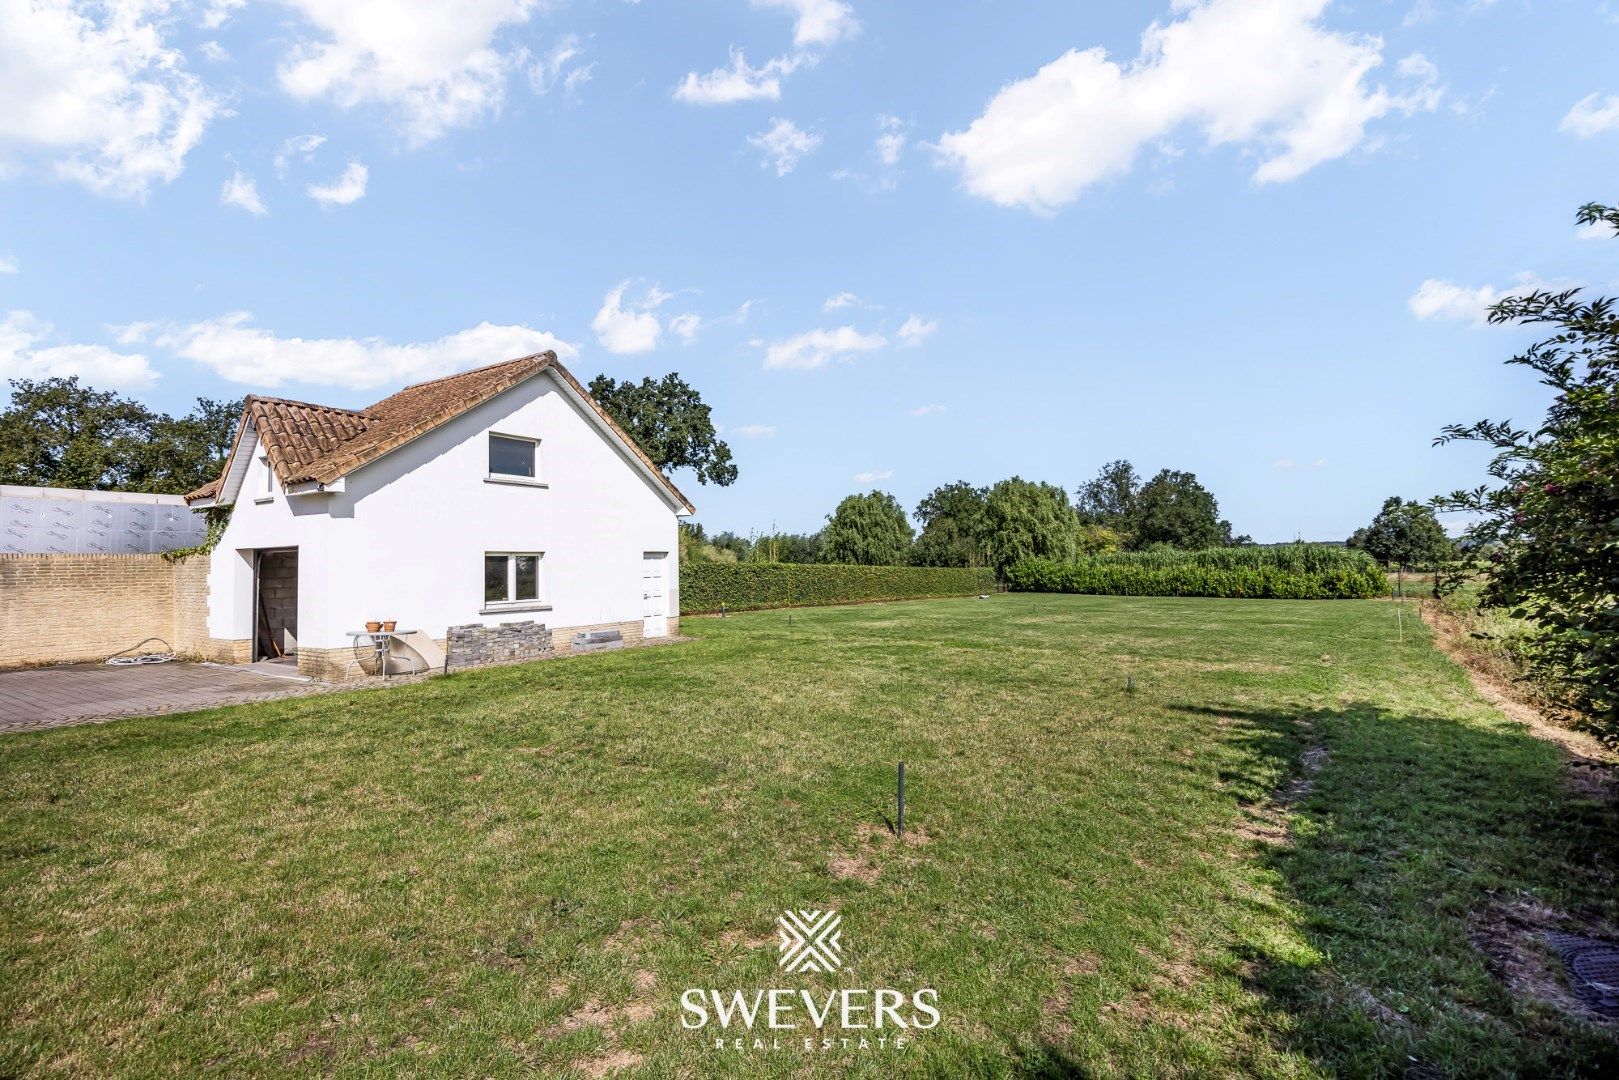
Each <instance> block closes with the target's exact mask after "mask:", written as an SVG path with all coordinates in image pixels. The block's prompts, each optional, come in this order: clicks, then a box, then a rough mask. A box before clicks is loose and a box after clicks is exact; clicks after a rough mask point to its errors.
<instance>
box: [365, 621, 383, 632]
mask: <svg viewBox="0 0 1619 1080" xmlns="http://www.w3.org/2000/svg"><path fill="white" fill-rule="evenodd" d="M381 629H382V624H381V623H380V622H378V621H377V620H375V619H371V620H370V621H368V622H367V623H366V624H365V630H366V633H368V634H374V633H376V632H377V631H378V630H381Z"/></svg>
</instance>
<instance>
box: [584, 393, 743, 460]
mask: <svg viewBox="0 0 1619 1080" xmlns="http://www.w3.org/2000/svg"><path fill="white" fill-rule="evenodd" d="M590 396H591V397H593V398H595V399H596V403H597V404H599V405H600V406H601V407H602V408H603V409H605V410H607V415H609V416H611V417H612V418H613V420H614V422H616V423H617V424H618V426H619V427H621V428H623V429H624V430H625V431H627V432H629V434H630V437H631V438H633V439H634V440H635V441H636V443H637V444H639V445H640V447H641V449H642V450H645V451H646V455H647V457H649V458H651V459H652V463H653V464H654V465H656V466H657V467H658V468H660V469H682V468H685V469H691V470H692V472H694V473H696V474H697V482H698V483H700V484H717V485H719V486H720V487H726V486H727V485H730V484H734V483H735V482H736V466H735V465H734V464H732V463H731V448H730V447H729V446H727V445H725V443H724V442H722V441H721V440H720V438H719V433H718V432H716V431H715V430H714V421H713V420H712V419H711V417H710V415H709V407H708V406H707V405H705V404H703V398H702V395H701V394H699V393H698V392H697V391H696V390H694V389H692V388H691V387H690V386H689V385H687V383H686V381H685V380H684V379H682V378H681V377H680V376H679V374H677V373H675V372H673V371H671V372H670V373H669V374H667V375H665V376H664V377H663V378H661V379H652V378H645V379H642V380H641V381H640V382H638V383H637V382H631V381H630V380H628V379H626V380H624V381H623V382H616V381H615V380H613V379H609V378H608V377H607V376H606V375H598V376H596V377H595V378H594V379H592V380H591V381H590Z"/></svg>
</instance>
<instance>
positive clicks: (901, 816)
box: [894, 761, 905, 839]
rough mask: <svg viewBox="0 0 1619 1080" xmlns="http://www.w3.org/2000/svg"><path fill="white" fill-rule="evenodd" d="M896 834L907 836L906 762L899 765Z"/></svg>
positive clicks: (895, 819) (895, 820) (902, 836)
mask: <svg viewBox="0 0 1619 1080" xmlns="http://www.w3.org/2000/svg"><path fill="white" fill-rule="evenodd" d="M894 824H895V830H894V831H895V832H896V833H898V834H899V836H900V838H901V839H903V838H904V836H905V762H903V761H902V762H900V763H899V813H898V814H896V815H895V817H894Z"/></svg>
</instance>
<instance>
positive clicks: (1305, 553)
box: [1006, 544, 1388, 600]
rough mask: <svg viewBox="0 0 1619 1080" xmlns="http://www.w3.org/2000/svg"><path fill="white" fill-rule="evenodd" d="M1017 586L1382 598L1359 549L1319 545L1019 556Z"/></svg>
mask: <svg viewBox="0 0 1619 1080" xmlns="http://www.w3.org/2000/svg"><path fill="white" fill-rule="evenodd" d="M1006 580H1007V583H1008V584H1009V585H1010V586H1011V587H1012V588H1013V589H1014V590H1015V591H1018V592H1060V593H1095V594H1103V595H1109V596H1218V597H1257V598H1264V599H1272V600H1342V599H1364V598H1367V597H1373V596H1384V595H1386V594H1387V593H1388V583H1387V581H1386V579H1385V578H1384V576H1383V571H1382V568H1381V567H1379V566H1378V565H1377V563H1376V562H1375V561H1374V560H1373V559H1372V558H1371V556H1369V555H1367V554H1366V553H1365V552H1363V551H1347V550H1345V549H1344V548H1338V547H1327V546H1325V545H1320V544H1289V545H1287V546H1285V547H1274V548H1261V547H1240V548H1208V549H1206V550H1203V551H1174V550H1156V551H1135V552H1128V553H1124V554H1118V555H1095V556H1091V557H1088V558H1082V559H1077V560H1074V561H1072V562H1058V561H1055V560H1052V559H1023V560H1020V561H1019V562H1016V563H1013V564H1012V565H1011V566H1010V567H1008V568H1007V571H1006Z"/></svg>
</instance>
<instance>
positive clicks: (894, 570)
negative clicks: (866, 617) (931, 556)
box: [680, 562, 995, 615]
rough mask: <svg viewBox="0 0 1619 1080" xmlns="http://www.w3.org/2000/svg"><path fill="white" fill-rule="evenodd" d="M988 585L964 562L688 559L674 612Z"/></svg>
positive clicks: (917, 594) (974, 589)
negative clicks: (914, 563)
mask: <svg viewBox="0 0 1619 1080" xmlns="http://www.w3.org/2000/svg"><path fill="white" fill-rule="evenodd" d="M994 586H995V575H994V573H993V572H992V571H990V570H985V569H974V568H970V567H935V566H851V565H841V564H835V563H818V564H805V563H711V562H692V563H686V564H685V565H683V566H681V568H680V613H681V614H682V615H693V614H701V613H705V612H711V611H719V610H721V609H722V608H723V609H724V610H727V611H747V610H750V609H754V608H776V607H802V606H806V605H814V604H849V603H855V602H858V601H862V600H922V599H926V598H928V597H942V596H971V595H973V594H975V593H980V592H986V591H988V590H990V589H992V588H994Z"/></svg>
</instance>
